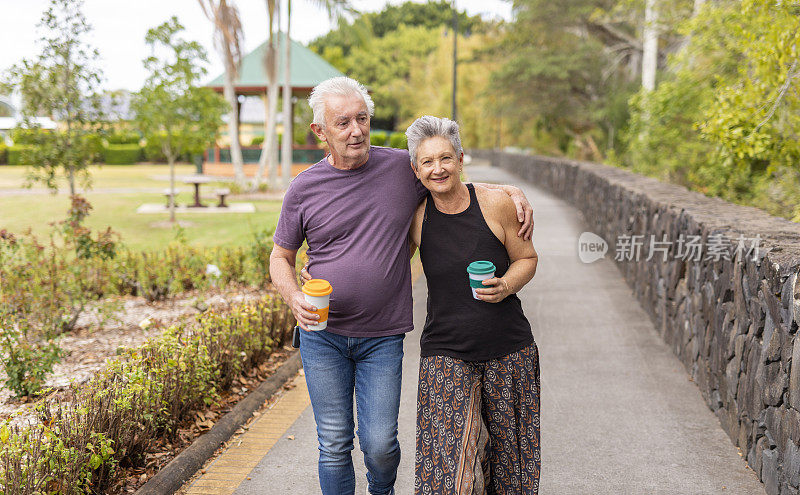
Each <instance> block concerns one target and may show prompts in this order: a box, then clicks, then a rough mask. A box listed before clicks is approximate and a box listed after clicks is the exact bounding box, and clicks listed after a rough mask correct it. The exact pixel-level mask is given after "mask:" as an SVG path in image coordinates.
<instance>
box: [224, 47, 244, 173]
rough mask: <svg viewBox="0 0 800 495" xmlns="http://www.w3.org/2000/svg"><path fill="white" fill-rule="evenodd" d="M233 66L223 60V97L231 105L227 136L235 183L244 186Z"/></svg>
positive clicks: (237, 102)
mask: <svg viewBox="0 0 800 495" xmlns="http://www.w3.org/2000/svg"><path fill="white" fill-rule="evenodd" d="M233 69H234V68H233V67H231V66H230V62H227V61H226V62H225V87H224V90H223V92H224V93H225V99H226V100H228V105H229V106H230V107H231V114H230V115H231V118H230V119H229V120H228V136H229V137H230V141H231V164H233V174H234V179H235V181H236V184H237V185H239V186H240V187H244V181H245V178H244V165H243V160H242V146H241V143H240V142H239V101H238V99H237V98H236V90H235V89H234V87H233Z"/></svg>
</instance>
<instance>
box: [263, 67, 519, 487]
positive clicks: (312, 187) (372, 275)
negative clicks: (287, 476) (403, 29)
mask: <svg viewBox="0 0 800 495" xmlns="http://www.w3.org/2000/svg"><path fill="white" fill-rule="evenodd" d="M308 102H309V105H310V106H311V108H312V110H313V112H314V122H313V123H312V124H311V130H312V131H314V133H315V134H316V135H317V136H318V137H319V138H320V139H321V140H322V141H325V142H326V143H327V144H328V147H329V150H330V154H329V155H328V156H327V157H325V158H323V159H322V160H321V161H320V162H318V163H316V164H315V165H313V166H312V167H310V168H309V169H308V170H306V171H304V172H303V173H301V174H300V175H298V176H297V177H296V178H295V180H294V181H293V182H292V184H291V185H290V186H289V189H288V190H287V191H286V195H285V197H284V200H283V207H282V209H281V214H280V218H279V220H278V227H277V229H276V231H275V236H274V243H275V247H274V248H273V251H272V256H271V257H270V275H271V276H272V281H273V283H274V284H275V287H276V288H277V289H278V291H279V292H280V294H281V296H283V298H284V300H285V301H286V302H287V304H289V305H290V306H291V309H292V312H293V313H294V316H295V318H297V321H298V323H299V324H300V326H301V327H302V328H303V329H304V330H308V325H313V324H314V323H316V321H317V318H318V317H317V315H316V314H314V313H312V311H313V310H314V309H316V308H314V307H313V306H312V305H310V304H308V303H307V302H306V301H305V298H304V297H303V294H302V292H301V291H300V288H299V287H298V285H297V281H296V277H295V268H294V267H295V260H296V255H297V250H298V249H299V248H300V246H301V245H302V244H303V241H306V242H307V243H308V251H307V253H308V257H309V268H308V271H309V272H311V273H312V274H313V275H314V277H316V278H322V279H325V280H327V281H329V282H330V283H331V285H332V286H333V293H332V294H331V299H330V312H329V315H328V326H327V328H326V329H325V330H321V331H304V332H301V338H300V342H301V343H300V352H301V355H302V358H303V367H304V369H305V376H306V382H307V383H308V391H309V395H310V396H311V405H312V408H313V410H314V419H315V420H316V422H317V436H318V440H319V451H320V453H319V482H320V486H321V488H322V493H323V494H324V495H349V494H353V493H354V491H355V474H354V470H353V461H352V457H351V452H350V451H351V450H352V449H353V439H354V432H353V430H354V421H353V394H354V393H355V401H356V408H357V412H358V413H357V416H358V437H359V441H360V444H361V450H362V451H363V453H364V463H365V464H366V467H367V471H368V472H367V480H368V482H369V486H368V491H369V493H372V494H373V495H378V494H390V493H394V482H395V478H396V476H397V466H398V465H399V463H400V445H399V443H398V441H397V415H398V410H399V407H400V382H401V371H402V359H403V337H404V335H405V333H406V332H409V331H411V330H412V329H413V323H412V301H411V271H410V249H409V243H408V229H409V226H410V225H411V219H412V216H413V214H414V210H415V209H416V207H417V205H418V204H419V202H420V201H421V200H422V198H424V197H425V195H426V194H427V190H426V189H425V188H424V187H423V186H422V185H421V183H420V182H419V181H418V180H417V179H416V177H415V176H414V173H413V171H412V168H411V165H410V158H409V154H408V151H406V150H396V149H392V148H383V147H376V146H370V142H369V130H370V117H371V115H372V114H373V110H374V104H373V102H372V99H371V98H370V96H369V94H368V93H367V91H366V89H365V88H364V87H363V86H362V85H360V84H359V83H358V82H356V81H355V80H353V79H350V78H346V77H337V78H333V79H329V80H327V81H324V82H322V83H320V84H319V85H318V86H316V87H315V88H314V90H313V91H312V93H311V96H310V97H309V99H308ZM485 186H486V187H490V188H499V189H503V190H505V191H506V192H507V193H508V194H509V195H510V196H511V197H512V199H514V202H515V204H516V205H517V208H518V211H519V217H520V221H523V225H522V227H521V229H520V231H519V234H518V235H520V236H524V237H525V238H529V237H530V234H531V230H532V222H531V215H532V210H531V208H530V204H528V201H527V200H526V199H525V197H524V195H523V194H522V193H521V191H520V190H519V189H518V188H515V187H513V186H496V185H489V184H485Z"/></svg>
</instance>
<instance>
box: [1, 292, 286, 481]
mask: <svg viewBox="0 0 800 495" xmlns="http://www.w3.org/2000/svg"><path fill="white" fill-rule="evenodd" d="M293 323H294V320H293V318H292V315H291V311H289V308H288V307H287V306H286V305H285V304H283V302H282V301H281V300H280V298H278V297H276V296H274V295H268V296H266V297H265V298H264V299H262V300H261V301H259V302H256V303H249V304H240V305H237V306H234V307H233V308H231V310H230V311H227V312H225V313H216V312H213V311H209V312H206V313H204V314H202V315H200V316H199V317H198V318H197V321H196V323H194V324H191V323H188V324H186V325H184V326H173V327H170V328H169V329H167V330H165V331H164V333H163V334H162V335H160V336H159V337H156V338H154V339H151V340H149V341H148V342H147V343H145V344H144V345H142V346H141V347H139V348H137V349H129V350H123V351H122V353H121V356H120V357H119V358H118V359H117V360H114V361H111V362H110V363H109V365H108V367H107V368H106V369H105V370H104V371H102V372H101V373H98V374H97V375H96V376H95V377H94V378H92V379H91V380H90V381H89V383H88V384H87V385H86V386H83V387H76V388H72V389H70V390H69V391H68V396H67V397H65V398H64V399H61V400H59V401H57V402H54V403H46V404H44V405H42V406H41V407H40V410H39V415H40V416H41V423H40V424H36V425H32V426H29V427H23V426H15V425H11V424H10V422H9V421H8V420H7V421H6V423H5V424H3V426H2V427H0V486H5V487H10V486H13V487H15V488H16V489H17V491H15V492H14V493H15V494H20V495H22V494H24V495H29V494H30V495H33V494H34V493H42V492H47V493H64V494H78V493H87V492H91V493H102V492H104V491H105V490H106V489H108V488H109V487H110V486H112V485H113V483H114V482H115V476H116V474H117V468H118V466H120V465H121V464H124V465H127V466H144V465H145V463H146V457H145V456H144V454H145V453H146V452H148V450H149V449H150V448H151V446H152V444H153V442H154V440H156V439H158V438H160V437H164V436H166V437H167V438H168V439H173V440H174V437H175V435H176V433H177V426H178V425H179V424H180V423H181V421H184V420H186V419H188V418H190V417H191V414H192V413H193V412H194V411H195V410H198V409H203V408H204V407H206V406H207V405H209V404H211V403H213V402H215V401H216V400H218V398H219V397H220V392H221V391H223V390H225V389H226V388H228V387H230V385H231V384H232V383H233V380H234V379H235V378H236V377H237V376H239V375H240V374H241V373H242V372H243V371H247V370H249V369H251V368H252V367H254V366H256V365H258V364H259V363H260V362H262V361H263V360H264V359H265V358H266V357H267V356H268V355H269V354H270V353H271V352H272V349H273V348H275V347H280V346H282V345H283V344H284V342H286V341H287V338H288V335H289V332H290V331H291V328H292V326H293Z"/></svg>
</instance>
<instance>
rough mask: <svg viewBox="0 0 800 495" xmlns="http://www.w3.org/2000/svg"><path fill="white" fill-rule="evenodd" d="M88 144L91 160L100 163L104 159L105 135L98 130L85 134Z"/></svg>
mask: <svg viewBox="0 0 800 495" xmlns="http://www.w3.org/2000/svg"><path fill="white" fill-rule="evenodd" d="M84 139H85V140H86V145H87V148H88V150H89V153H90V154H91V157H90V160H91V161H92V163H100V162H101V161H102V160H103V149H104V146H105V145H104V143H103V135H102V134H100V133H98V132H93V133H91V134H87V135H86V136H84Z"/></svg>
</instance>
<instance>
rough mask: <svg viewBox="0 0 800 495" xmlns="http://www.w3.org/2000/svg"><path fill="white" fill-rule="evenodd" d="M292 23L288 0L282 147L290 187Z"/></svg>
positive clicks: (286, 181) (284, 49) (284, 43)
mask: <svg viewBox="0 0 800 495" xmlns="http://www.w3.org/2000/svg"><path fill="white" fill-rule="evenodd" d="M291 23H292V0H286V36H284V38H283V143H282V147H281V169H282V171H283V177H282V179H283V180H282V181H281V182H282V184H281V185H282V186H283V187H289V181H290V180H291V178H292V142H293V141H294V136H293V133H292V124H293V122H292V81H291V79H292V76H291V71H292V57H291V55H292V40H291V38H289V30H290V27H291Z"/></svg>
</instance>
